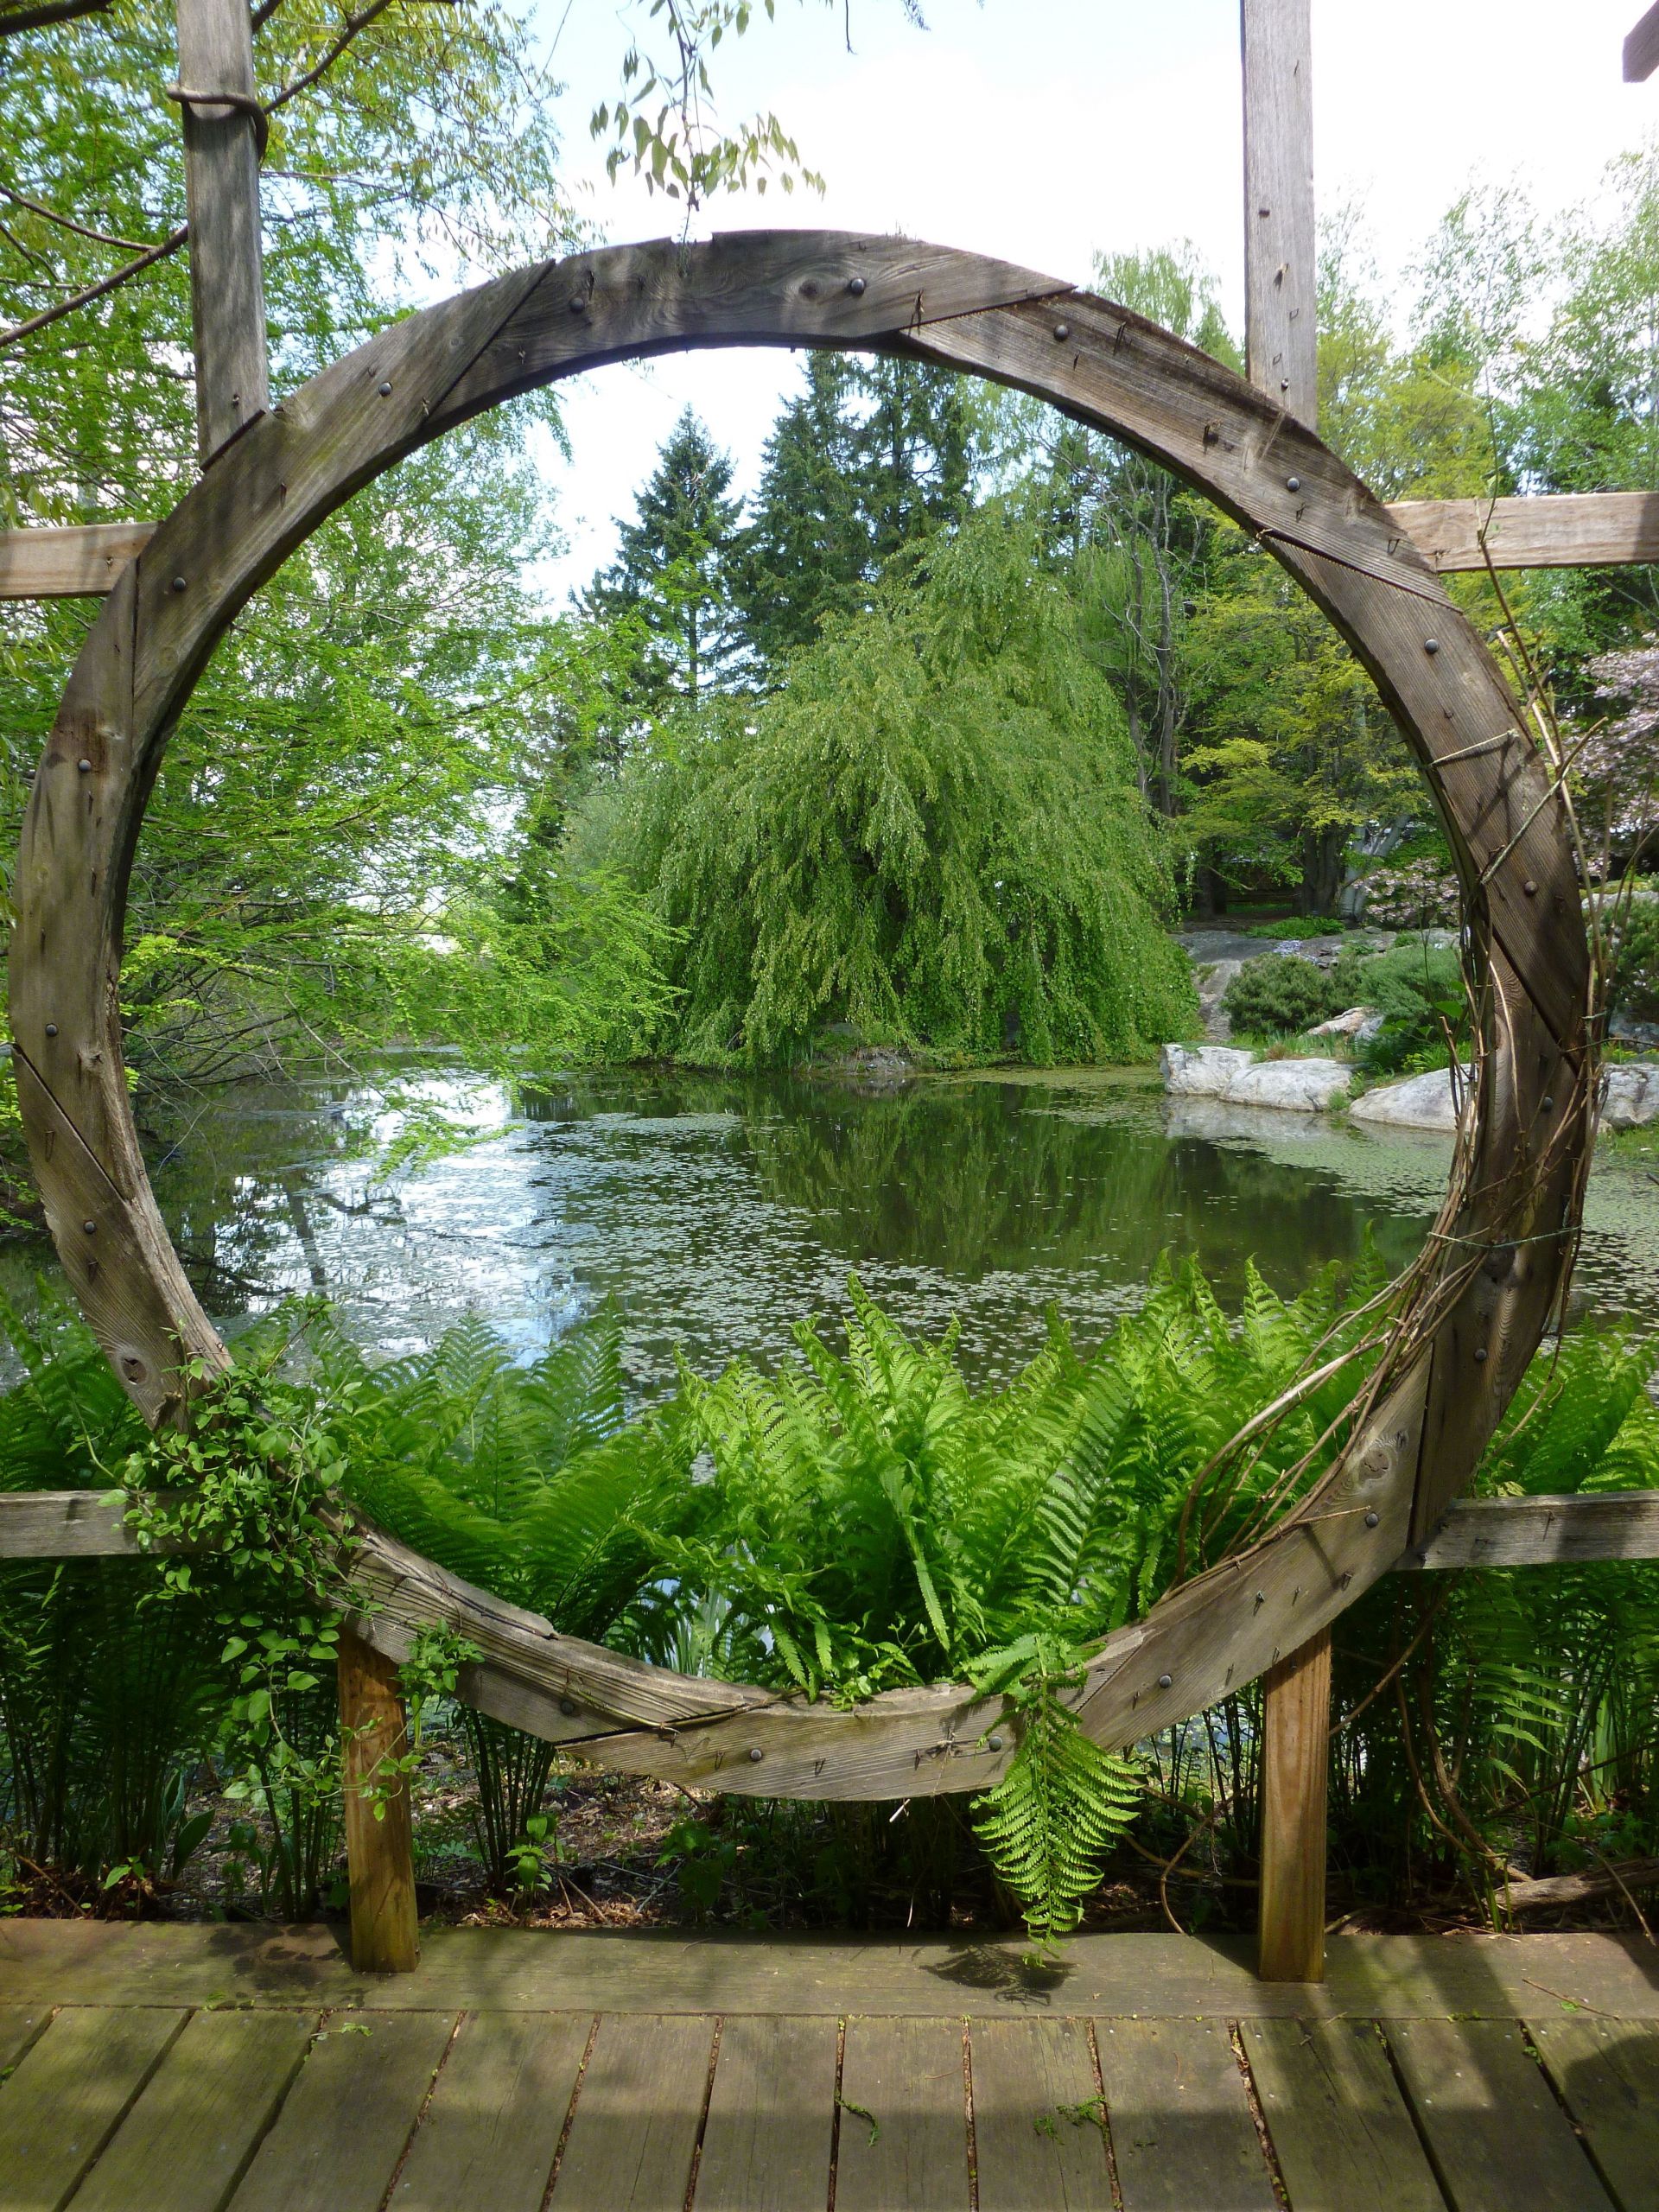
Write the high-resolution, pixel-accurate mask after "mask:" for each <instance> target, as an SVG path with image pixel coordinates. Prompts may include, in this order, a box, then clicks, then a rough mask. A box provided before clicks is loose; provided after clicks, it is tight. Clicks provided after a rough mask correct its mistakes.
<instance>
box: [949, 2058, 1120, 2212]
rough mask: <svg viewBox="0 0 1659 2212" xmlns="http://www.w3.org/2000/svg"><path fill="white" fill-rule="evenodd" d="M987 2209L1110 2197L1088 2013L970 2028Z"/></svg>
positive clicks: (1090, 2209) (1103, 2202) (1068, 2205)
mask: <svg viewBox="0 0 1659 2212" xmlns="http://www.w3.org/2000/svg"><path fill="white" fill-rule="evenodd" d="M969 2058H970V2067H971V2073H972V2080H973V2092H974V2162H975V2172H976V2177H977V2181H978V2190H979V2212H1096V2208H1103V2207H1105V2206H1107V2205H1109V2204H1110V2202H1111V2201H1112V2190H1111V2175H1110V2173H1109V2170H1108V2168H1107V2164H1106V2113H1105V2107H1104V2103H1103V2100H1102V2098H1101V2094H1100V2084H1099V2083H1098V2082H1096V2079H1095V2057H1094V2052H1093V2050H1092V2049H1091V2048H1090V2041H1089V2028H1088V2023H1087V2022H1086V2021H1084V2020H1030V2019H1027V2020H987V2021H982V2022H980V2023H978V2024H976V2026H975V2027H974V2028H973V2029H972V2030H971V2031H970V2034H969Z"/></svg>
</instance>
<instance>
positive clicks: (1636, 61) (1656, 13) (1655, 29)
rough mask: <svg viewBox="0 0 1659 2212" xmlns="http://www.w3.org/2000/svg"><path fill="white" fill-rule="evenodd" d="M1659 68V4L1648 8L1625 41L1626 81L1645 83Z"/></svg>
mask: <svg viewBox="0 0 1659 2212" xmlns="http://www.w3.org/2000/svg"><path fill="white" fill-rule="evenodd" d="M1656 69H1659V5H1656V6H1654V7H1652V8H1649V10H1648V12H1647V14H1646V15H1645V16H1643V18H1642V20H1641V22H1639V23H1638V24H1637V26H1636V29H1634V30H1633V31H1632V32H1631V33H1630V35H1629V37H1628V38H1627V39H1626V40H1625V41H1624V81H1625V83H1626V84H1627V85H1642V84H1645V83H1646V82H1647V80H1648V79H1649V77H1651V76H1652V74H1653V73H1654V71H1655V70H1656Z"/></svg>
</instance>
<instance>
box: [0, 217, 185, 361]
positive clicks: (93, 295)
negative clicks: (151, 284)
mask: <svg viewBox="0 0 1659 2212" xmlns="http://www.w3.org/2000/svg"><path fill="white" fill-rule="evenodd" d="M189 235H190V226H189V225H188V223H181V224H180V225H179V227H178V229H177V230H176V231H170V232H168V235H167V236H166V237H165V238H163V239H162V242H161V244H160V245H153V246H150V247H149V248H148V249H147V251H144V252H143V253H141V254H140V255H139V256H138V257H137V259H136V260H133V261H129V262H127V263H126V264H124V267H122V268H120V269H118V270H116V271H115V272H114V274H113V275H112V276H109V277H104V278H103V279H102V280H101V281H100V282H99V283H96V284H88V285H87V286H86V289H85V290H84V291H79V292H76V293H74V294H73V295H72V296H71V297H70V298H68V299H67V300H60V301H59V302H58V303H57V305H56V306H55V307H52V308H41V312H40V313H39V315H30V316H29V318H28V320H27V321H23V322H14V323H13V324H12V326H11V327H10V330H0V352H3V351H4V349H5V348H6V347H7V346H15V345H16V342H17V340H19V339H20V338H27V337H28V336H29V334H30V333H31V332H32V331H35V330H43V329H44V328H45V327H46V326H47V324H48V322H55V321H57V320H58V318H59V316H60V315H73V312H74V310H75V309H76V308H84V307H87V306H89V305H90V304H91V302H92V301H93V300H101V299H102V298H103V297H104V296H105V293H106V292H112V291H114V290H115V289H116V288H117V286H118V285H121V284H124V283H126V281H127V279H128V278H129V277H136V276H137V274H138V272H139V271H140V270H143V269H148V268H149V266H150V265H151V264H152V263H154V262H157V261H164V260H165V259H166V257H167V256H168V254H169V253H176V252H177V251H178V250H179V248H180V247H181V245H183V244H184V242H185V240H186V238H188V237H189Z"/></svg>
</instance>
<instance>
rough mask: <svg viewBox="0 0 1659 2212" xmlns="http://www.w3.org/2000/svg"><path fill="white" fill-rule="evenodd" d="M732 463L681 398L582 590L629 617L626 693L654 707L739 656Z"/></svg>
mask: <svg viewBox="0 0 1659 2212" xmlns="http://www.w3.org/2000/svg"><path fill="white" fill-rule="evenodd" d="M731 482H732V463H731V459H730V456H729V455H728V454H723V453H721V451H720V449H719V448H718V447H717V446H716V445H715V442H714V441H713V439H712V438H711V437H710V436H709V433H708V430H707V429H705V428H704V426H703V424H702V423H700V422H699V421H698V419H697V417H696V414H695V413H694V412H693V411H692V410H691V409H690V408H689V407H688V408H687V409H686V410H685V412H684V413H683V415H682V416H680V419H679V421H678V422H677V423H676V424H675V425H674V428H673V429H672V431H671V433H670V435H669V437H668V439H667V442H665V444H664V447H663V448H662V451H661V453H660V454H658V460H657V467H656V469H655V471H654V473H653V474H652V479H651V481H650V482H649V483H648V484H647V485H646V486H645V489H644V490H643V491H642V492H641V493H639V499H638V501H637V503H636V512H635V517H634V519H633V521H632V522H631V523H624V524H622V527H621V537H620V550H619V552H618V555H617V557H616V559H615V561H614V562H613V563H612V565H611V566H610V567H609V568H608V569H605V570H603V571H602V572H601V574H600V575H598V576H596V577H595V578H594V582H593V583H592V584H591V585H590V586H589V587H588V590H587V592H586V593H585V594H583V596H582V612H583V613H585V614H588V615H589V616H591V617H593V618H594V620H598V621H601V622H607V621H608V622H614V621H615V620H617V618H618V617H620V616H629V617H632V620H633V621H634V623H635V625H636V626H637V630H638V634H639V651H638V655H637V659H636V664H635V667H634V670H633V671H632V681H631V683H630V685H629V687H628V688H629V690H631V692H632V703H634V704H635V705H637V706H638V708H639V709H640V710H641V711H643V712H645V713H653V714H660V713H662V712H664V710H665V709H668V708H670V707H671V706H672V705H673V704H675V703H676V702H678V701H683V702H685V703H686V704H688V705H690V706H694V707H695V706H696V704H697V702H698V701H699V700H700V699H702V698H703V697H705V696H707V695H708V694H709V692H711V691H719V690H728V689H729V688H730V686H731V685H732V683H734V680H735V678H736V677H737V676H738V674H739V672H740V671H741V664H742V660H743V657H744V652H745V639H744V637H743V634H742V630H741V623H740V620H739V615H738V608H737V601H736V597H735V588H734V587H735V582H736V569H737V566H738V563H739V561H740V560H741V516H742V508H741V502H740V501H739V500H737V499H734V498H733V497H732V496H731Z"/></svg>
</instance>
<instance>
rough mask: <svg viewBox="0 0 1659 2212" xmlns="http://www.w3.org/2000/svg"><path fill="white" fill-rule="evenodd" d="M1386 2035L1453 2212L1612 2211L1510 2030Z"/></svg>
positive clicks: (1439, 2025)
mask: <svg viewBox="0 0 1659 2212" xmlns="http://www.w3.org/2000/svg"><path fill="white" fill-rule="evenodd" d="M1388 2037H1389V2047H1390V2049H1391V2050H1393V2052H1394V2056H1395V2064H1396V2065H1397V2066H1398V2068H1399V2069H1400V2078H1401V2080H1402V2082H1403V2083H1404V2084H1405V2089H1406V2094H1407V2095H1408V2097H1409V2098H1410V2100H1411V2104H1412V2108H1413V2110H1414V2112H1415V2113H1416V2115H1417V2124H1418V2126H1420V2127H1421V2130H1422V2133H1423V2139H1424V2141H1425V2143H1426V2144H1427V2147H1428V2153H1429V2156H1430V2158H1433V2162H1434V2169H1435V2171H1436V2173H1437V2175H1438V2176H1439V2177H1440V2186H1441V2188H1442V2189H1443V2190H1445V2192H1446V2199H1447V2202H1449V2203H1450V2205H1451V2207H1452V2212H1565V2208H1566V2207H1567V2205H1569V2204H1570V2205H1571V2206H1572V2207H1573V2212H1612V2202H1611V2198H1610V2197H1609V2196H1608V2195H1607V2192H1606V2190H1605V2189H1604V2188H1603V2187H1602V2185H1601V2183H1600V2181H1599V2178H1598V2177H1597V2175H1596V2172H1595V2170H1594V2168H1593V2167H1592V2165H1591V2164H1590V2161H1589V2159H1588V2158H1586V2156H1585V2153H1584V2150H1583V2147H1582V2146H1581V2145H1580V2142H1579V2139H1578V2138H1577V2137H1576V2136H1575V2135H1574V2134H1573V2129H1572V2126H1571V2125H1570V2124H1569V2122H1568V2120H1567V2117H1566V2115H1565V2113H1563V2112H1562V2110H1561V2108H1560V2105H1558V2104H1557V2103H1556V2101H1555V2099H1554V2096H1552V2095H1551V2094H1550V2088H1549V2084H1548V2082H1546V2081H1545V2079H1544V2075H1543V2070H1542V2069H1541V2067H1540V2066H1539V2064H1538V2063H1537V2061H1536V2060H1535V2058H1534V2057H1533V2056H1532V2054H1531V2053H1530V2052H1529V2050H1528V2049H1527V2047H1526V2045H1525V2044H1524V2043H1523V2042H1522V2037H1521V2031H1520V2029H1519V2028H1518V2027H1517V2026H1516V2025H1515V2024H1513V2023H1512V2022H1506V2021H1499V2020H1406V2021H1402V2022H1401V2023H1400V2024H1398V2025H1397V2026H1395V2027H1391V2028H1390V2029H1389V2031H1388Z"/></svg>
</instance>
